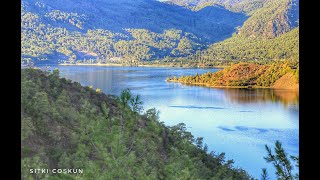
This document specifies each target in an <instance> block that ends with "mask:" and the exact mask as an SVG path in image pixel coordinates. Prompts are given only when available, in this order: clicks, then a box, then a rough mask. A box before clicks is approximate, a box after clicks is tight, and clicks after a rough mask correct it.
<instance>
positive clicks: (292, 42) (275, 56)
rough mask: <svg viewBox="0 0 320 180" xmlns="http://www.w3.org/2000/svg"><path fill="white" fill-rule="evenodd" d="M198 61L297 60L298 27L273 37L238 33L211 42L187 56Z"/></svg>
mask: <svg viewBox="0 0 320 180" xmlns="http://www.w3.org/2000/svg"><path fill="white" fill-rule="evenodd" d="M188 58H189V59H194V60H197V61H199V62H206V63H208V62H214V61H266V60H268V61H270V60H281V59H287V60H291V61H295V62H298V61H299V28H295V29H293V30H291V31H290V32H288V33H285V34H283V35H281V36H279V37H276V38H273V39H254V38H247V37H243V36H239V35H234V36H233V37H231V38H229V39H227V40H225V41H223V42H220V43H216V44H213V45H212V46H210V47H209V48H208V49H206V50H203V51H198V52H197V53H196V54H195V55H192V56H191V57H188Z"/></svg>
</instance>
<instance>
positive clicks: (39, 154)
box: [21, 69, 250, 180]
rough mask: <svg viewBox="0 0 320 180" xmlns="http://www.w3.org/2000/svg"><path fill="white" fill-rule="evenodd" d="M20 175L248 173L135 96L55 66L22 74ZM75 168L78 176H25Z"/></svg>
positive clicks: (92, 176) (123, 176)
mask: <svg viewBox="0 0 320 180" xmlns="http://www.w3.org/2000/svg"><path fill="white" fill-rule="evenodd" d="M21 80H22V81H21V86H22V87H21V124H22V129H21V130H22V134H21V138H22V140H21V141H22V155H21V156H22V157H21V160H22V162H21V163H22V164H21V165H22V169H21V170H22V179H217V180H218V179H219V180H220V179H239V180H240V179H241V180H243V179H250V177H249V176H248V175H247V173H246V172H245V171H244V170H241V169H237V168H234V167H233V166H232V164H233V161H232V160H225V156H224V153H221V154H215V153H213V152H211V153H208V152H207V150H208V149H207V146H206V145H205V144H203V139H202V138H195V137H193V136H192V134H191V133H190V132H188V131H187V130H186V126H185V125H184V124H178V125H176V126H172V127H167V126H165V125H164V124H163V123H162V122H159V117H158V113H159V112H158V111H157V110H155V109H149V110H146V111H145V112H142V106H141V105H142V102H141V100H140V97H139V96H134V95H132V93H131V92H130V90H124V91H123V92H122V93H121V95H120V96H119V97H115V96H110V95H105V94H103V93H102V92H96V91H95V90H94V89H93V88H92V87H82V86H81V85H80V84H79V83H77V82H71V81H70V80H67V79H65V78H60V77H59V71H58V70H57V69H56V70H54V71H53V72H46V73H45V72H42V71H40V70H36V69H23V70H22V73H21ZM30 168H50V169H52V168H62V169H63V168H80V169H83V170H84V173H83V174H30V173H29V169H30Z"/></svg>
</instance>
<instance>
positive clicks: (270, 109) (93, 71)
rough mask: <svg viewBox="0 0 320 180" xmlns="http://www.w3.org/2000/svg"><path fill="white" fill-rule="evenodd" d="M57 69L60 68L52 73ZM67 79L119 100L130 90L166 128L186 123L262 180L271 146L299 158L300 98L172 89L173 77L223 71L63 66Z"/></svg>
mask: <svg viewBox="0 0 320 180" xmlns="http://www.w3.org/2000/svg"><path fill="white" fill-rule="evenodd" d="M51 68H55V67H51ZM58 68H59V69H60V74H61V76H63V77H66V78H68V79H71V80H73V81H78V82H80V83H81V84H82V85H86V86H89V85H92V86H93V87H94V88H100V89H102V90H103V92H105V93H107V94H114V95H119V94H120V92H121V90H123V89H125V88H130V89H131V90H132V93H133V94H140V95H141V96H142V99H143V102H144V109H145V110H147V109H149V108H153V107H155V108H156V109H157V110H159V111H160V120H161V121H164V122H165V124H166V125H176V124H178V123H181V122H183V123H185V124H186V126H187V127H188V130H189V131H190V132H191V133H192V134H193V135H194V136H195V137H204V142H205V143H206V144H207V145H208V148H209V150H210V151H211V150H213V151H215V152H217V153H221V152H225V153H226V158H227V159H234V161H235V164H234V166H236V167H241V168H243V169H245V170H247V171H248V172H249V173H250V174H251V175H253V176H254V177H255V178H259V179H260V174H261V168H264V167H266V168H268V172H269V175H270V177H271V178H272V179H275V176H274V169H273V167H272V166H271V165H269V164H267V163H266V162H265V160H264V159H263V157H264V156H266V151H265V148H264V145H265V144H268V145H269V146H272V147H273V145H274V142H275V141H276V140H280V141H281V142H282V143H283V146H284V148H285V150H287V152H288V153H290V154H294V155H297V154H298V153H299V148H298V146H299V96H298V94H297V93H295V92H290V91H284V90H277V91H275V90H269V89H255V90H254V89H251V90H248V89H218V88H206V87H200V86H187V85H182V84H178V83H168V82H165V79H166V78H167V77H170V76H181V75H194V74H195V73H199V74H201V73H205V72H207V71H212V72H215V71H217V69H183V68H146V67H95V66H59V67H58Z"/></svg>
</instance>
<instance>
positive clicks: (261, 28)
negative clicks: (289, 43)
mask: <svg viewBox="0 0 320 180" xmlns="http://www.w3.org/2000/svg"><path fill="white" fill-rule="evenodd" d="M298 6H299V4H298V0H272V1H267V2H266V3H265V5H264V6H263V7H262V8H259V9H257V10H256V11H254V12H253V13H252V15H251V16H250V18H248V19H247V20H246V22H245V23H244V24H243V26H242V27H241V28H240V30H239V34H240V35H242V36H245V37H254V38H273V37H277V36H279V35H281V34H283V33H285V32H289V31H290V30H291V29H293V28H295V27H297V26H298V25H299V24H298V20H299V9H298Z"/></svg>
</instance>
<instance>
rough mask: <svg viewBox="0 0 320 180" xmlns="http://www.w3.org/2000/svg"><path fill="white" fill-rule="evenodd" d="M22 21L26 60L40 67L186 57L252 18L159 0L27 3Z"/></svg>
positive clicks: (29, 0) (36, 0)
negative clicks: (68, 63) (42, 65)
mask: <svg viewBox="0 0 320 180" xmlns="http://www.w3.org/2000/svg"><path fill="white" fill-rule="evenodd" d="M21 18H22V23H21V26H22V31H21V34H22V58H23V60H24V61H28V60H35V61H37V62H38V63H40V62H42V61H41V60H49V61H50V60H51V61H53V62H56V63H57V62H58V61H57V60H60V62H63V61H68V62H71V63H73V62H75V61H79V60H80V61H85V62H92V61H93V62H102V63H103V62H107V61H108V62H112V61H125V62H139V61H146V60H153V59H161V58H164V57H166V56H170V57H184V56H187V55H190V54H192V53H194V52H195V51H197V50H199V49H204V48H205V47H206V46H207V45H208V44H210V43H213V42H217V41H221V40H223V39H226V38H228V37H231V35H232V33H234V32H235V31H236V27H238V26H241V25H242V24H243V22H244V21H245V20H246V19H247V17H246V16H245V15H243V14H241V13H234V12H231V11H228V10H226V9H224V8H221V7H207V8H204V9H202V10H201V11H197V12H194V11H191V10H189V9H186V8H182V7H180V6H176V5H168V4H166V3H162V2H158V1H155V0H95V1H89V0H80V1H79V0H69V1H64V0H56V1H49V0H23V1H22V12H21ZM44 62H46V63H48V61H44Z"/></svg>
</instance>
